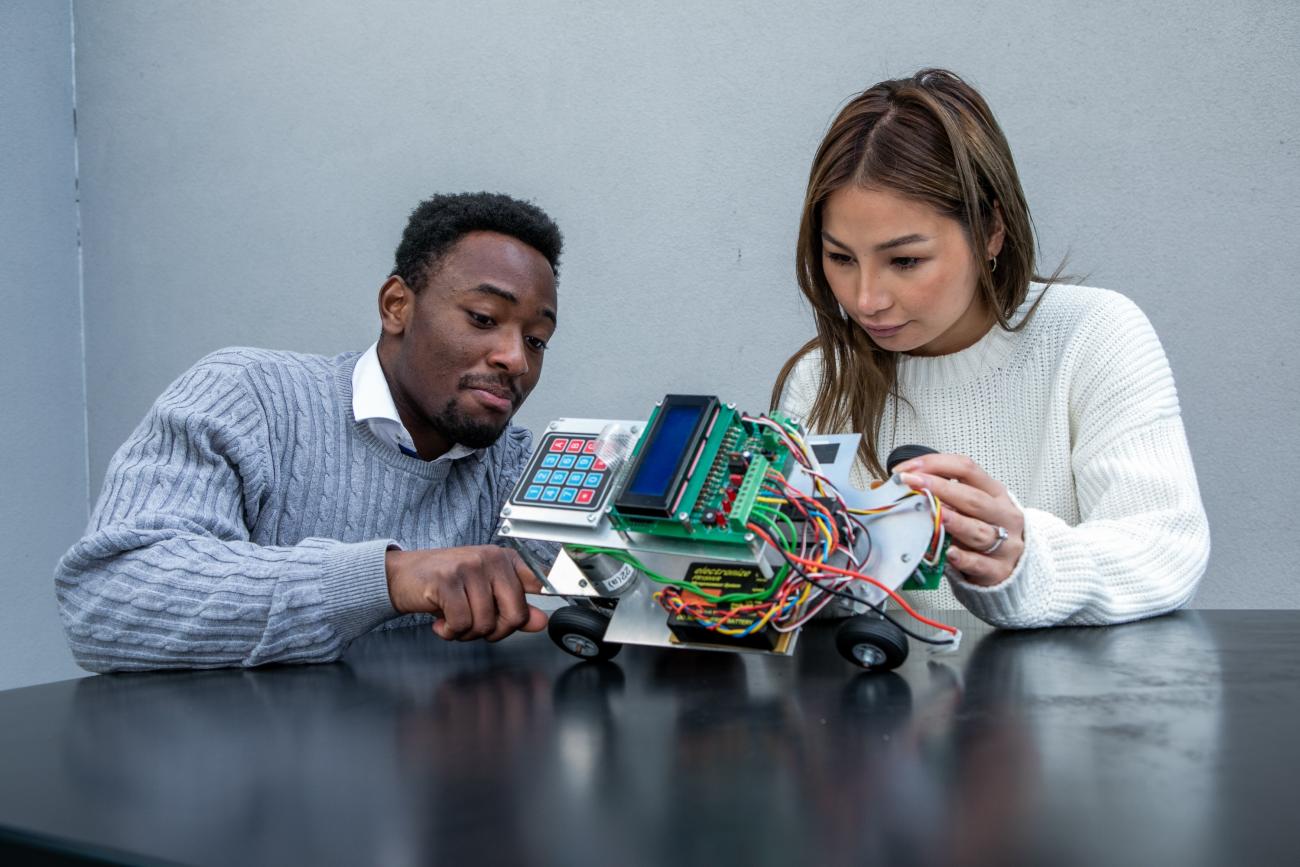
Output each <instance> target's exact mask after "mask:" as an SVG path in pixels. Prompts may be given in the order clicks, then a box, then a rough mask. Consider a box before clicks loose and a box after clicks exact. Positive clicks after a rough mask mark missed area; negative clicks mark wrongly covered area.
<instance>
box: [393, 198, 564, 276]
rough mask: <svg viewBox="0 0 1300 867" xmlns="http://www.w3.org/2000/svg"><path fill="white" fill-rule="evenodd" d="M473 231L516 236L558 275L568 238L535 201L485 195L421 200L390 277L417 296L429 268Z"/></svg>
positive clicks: (404, 233) (399, 247) (403, 239)
mask: <svg viewBox="0 0 1300 867" xmlns="http://www.w3.org/2000/svg"><path fill="white" fill-rule="evenodd" d="M470 232H500V233H501V234H503V235H509V236H510V237H512V238H517V239H518V240H520V241H523V242H524V243H525V244H527V245H528V246H530V247H532V248H533V249H535V250H536V251H537V252H539V253H541V254H542V255H543V256H545V257H546V261H548V262H550V263H551V270H552V271H553V272H555V274H556V276H557V277H558V276H559V273H560V251H561V250H562V249H563V247H564V237H563V236H562V235H561V234H560V227H559V226H557V225H555V221H554V220H552V219H551V218H550V217H548V216H547V215H546V212H545V211H543V210H542V209H541V208H539V207H537V206H536V205H534V204H532V203H531V202H521V201H520V200H518V199H515V198H511V197H510V196H507V195H504V194H502V193H486V192H482V193H443V194H439V195H436V196H433V197H432V198H429V199H425V200H424V201H423V202H420V204H419V205H417V206H416V208H415V210H414V211H412V212H411V219H410V220H409V221H407V223H406V230H405V231H403V232H402V242H401V243H400V244H398V245H397V254H396V257H395V258H396V261H395V263H394V264H393V272H392V274H391V275H390V276H394V277H401V278H402V280H403V281H404V282H405V283H406V285H407V286H410V287H411V288H412V289H413V290H414V291H416V292H419V291H420V290H422V289H423V288H424V284H425V280H426V278H427V277H428V275H429V273H430V270H431V268H432V267H433V266H436V265H437V263H438V260H439V259H441V258H442V257H443V255H445V254H446V252H447V251H448V250H450V249H451V248H452V246H453V245H454V244H455V243H456V242H457V241H459V240H460V239H461V238H462V237H463V236H465V235H467V234H469V233H470Z"/></svg>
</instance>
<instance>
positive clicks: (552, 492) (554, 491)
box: [542, 485, 560, 503]
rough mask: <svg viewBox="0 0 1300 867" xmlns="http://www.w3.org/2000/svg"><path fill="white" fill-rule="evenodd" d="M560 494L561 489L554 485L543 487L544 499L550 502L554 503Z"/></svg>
mask: <svg viewBox="0 0 1300 867" xmlns="http://www.w3.org/2000/svg"><path fill="white" fill-rule="evenodd" d="M558 496H560V489H559V488H557V487H555V486H554V485H548V486H547V487H545V488H543V489H542V499H543V500H545V501H546V502H548V503H554V502H555V498H556V497H558Z"/></svg>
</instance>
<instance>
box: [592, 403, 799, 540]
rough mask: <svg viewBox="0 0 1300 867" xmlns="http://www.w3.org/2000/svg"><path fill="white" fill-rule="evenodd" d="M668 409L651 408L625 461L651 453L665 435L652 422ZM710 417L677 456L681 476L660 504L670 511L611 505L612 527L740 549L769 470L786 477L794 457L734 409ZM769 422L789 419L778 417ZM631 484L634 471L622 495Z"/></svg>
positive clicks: (719, 409) (771, 434)
mask: <svg viewBox="0 0 1300 867" xmlns="http://www.w3.org/2000/svg"><path fill="white" fill-rule="evenodd" d="M670 399H671V396H670ZM668 406H669V404H667V403H665V404H661V405H660V406H658V407H656V408H655V412H654V414H652V415H651V417H650V420H649V421H648V422H647V425H646V431H645V432H644V433H643V434H642V436H641V439H640V440H639V441H638V442H637V444H636V447H635V448H634V450H633V452H632V456H631V458H630V460H631V461H632V462H633V464H634V466H635V465H636V462H637V460H638V458H639V457H641V456H642V455H643V454H644V453H646V452H648V451H651V450H653V448H654V440H655V438H656V436H665V434H663V433H657V432H658V431H659V430H660V427H662V426H661V425H657V424H656V422H657V421H658V419H659V416H660V415H661V414H663V413H664V412H665V411H666V408H667V407H668ZM711 412H712V413H713V416H712V418H711V419H710V420H709V421H708V423H707V426H706V427H705V428H704V429H703V434H702V435H701V436H700V437H698V440H699V441H698V443H691V444H690V447H689V448H685V449H683V450H682V451H681V453H680V455H678V456H677V459H678V461H680V463H681V466H682V467H683V468H685V473H684V474H682V476H681V481H680V482H678V483H677V486H676V489H675V490H672V491H670V492H668V495H667V496H666V497H665V499H664V500H663V502H664V503H671V504H672V505H671V508H668V509H664V510H662V511H663V514H656V515H648V514H638V513H634V512H633V511H632V510H630V509H625V508H620V501H617V500H616V502H615V505H614V508H613V511H612V512H611V513H610V519H611V521H612V522H613V524H614V525H615V526H616V527H618V528H619V529H622V530H627V531H633V532H638V533H647V534H650V535H656V536H667V537H671V538H680V539H695V540H707V541H713V542H730V543H736V544H745V535H746V534H747V532H748V531H747V530H746V529H745V525H746V524H747V523H748V522H749V520H750V516H751V513H752V512H753V509H754V506H755V505H756V504H757V502H758V498H759V497H760V496H761V495H762V494H763V485H764V483H765V481H766V480H767V475H768V472H769V470H775V471H776V472H779V473H781V474H786V473H788V472H789V471H790V469H791V466H792V464H793V463H794V456H793V455H792V454H791V453H790V449H789V446H788V445H787V444H786V443H785V441H784V440H783V439H782V437H781V435H780V434H779V433H777V432H776V431H775V430H773V429H772V428H770V427H768V426H766V425H764V424H761V423H757V422H750V421H746V420H744V418H743V417H742V415H741V413H739V412H737V411H736V410H735V408H734V407H732V406H726V405H722V404H718V405H717V406H716V407H715V408H713V409H712V410H711ZM773 418H775V419H777V420H779V421H788V420H789V419H788V418H787V417H785V416H782V415H780V414H774V415H773ZM634 480H635V471H634V473H633V477H632V478H630V479H629V484H628V485H627V486H626V487H625V490H627V489H629V488H631V483H632V482H634Z"/></svg>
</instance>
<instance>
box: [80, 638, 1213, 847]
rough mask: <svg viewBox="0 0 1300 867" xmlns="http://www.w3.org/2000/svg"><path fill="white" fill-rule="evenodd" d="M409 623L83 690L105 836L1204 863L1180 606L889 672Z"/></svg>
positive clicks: (1197, 688)
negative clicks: (1172, 612) (246, 662)
mask: <svg viewBox="0 0 1300 867" xmlns="http://www.w3.org/2000/svg"><path fill="white" fill-rule="evenodd" d="M424 633H425V630H420V629H416V630H395V631H394V632H393V633H389V634H382V635H377V636H372V637H370V638H368V639H366V640H364V641H362V642H359V643H358V644H357V645H356V646H355V648H354V650H353V652H352V653H350V654H349V656H348V658H347V659H346V660H345V661H344V662H343V663H339V664H335V665H329V666H315V667H310V668H276V669H267V670H261V671H251V672H238V671H235V672H231V671H227V672H201V673H190V674H174V675H149V676H124V677H98V678H90V679H86V680H83V681H81V682H80V683H78V684H77V686H76V693H75V700H74V702H73V705H72V711H71V714H70V717H69V719H68V720H67V721H66V725H65V726H64V728H63V735H62V738H61V740H62V744H63V752H64V763H65V766H66V770H67V773H68V775H69V779H70V780H71V781H72V784H73V785H72V788H71V791H70V796H71V797H74V798H76V799H79V801H80V802H81V804H82V805H83V806H85V807H91V806H92V805H93V814H94V817H95V818H94V820H93V825H94V829H95V830H96V832H97V833H100V834H103V835H105V836H106V837H107V838H109V839H112V840H115V841H117V842H119V843H122V842H125V841H140V840H150V841H153V842H152V843H151V844H150V845H152V846H153V847H154V848H153V849H151V850H150V851H151V852H153V853H154V854H158V855H161V856H164V857H165V856H166V855H167V854H168V853H169V852H173V853H174V852H175V851H188V850H189V849H191V848H193V847H194V846H195V845H198V846H207V847H210V849H208V850H207V851H213V852H222V853H223V855H222V857H221V858H220V859H219V860H224V861H229V860H231V859H232V858H236V857H244V858H249V859H255V860H259V861H266V860H285V861H290V860H292V861H302V860H305V859H307V858H310V859H312V860H315V861H319V862H322V863H360V862H382V863H393V864H403V863H424V862H426V861H428V860H429V859H430V858H432V857H435V856H437V857H440V858H444V857H445V858H447V859H448V860H450V859H451V858H453V857H454V858H459V859H469V860H471V861H473V863H512V864H531V863H542V864H545V863H565V864H571V865H585V864H593V865H594V864H611V863H618V864H627V865H639V864H661V863H664V862H665V861H673V862H676V863H704V862H706V861H707V862H711V863H718V862H723V863H734V862H741V861H746V862H750V863H758V864H767V863H778V862H779V863H791V862H794V863H803V862H806V861H807V860H809V859H810V858H813V857H817V858H822V859H831V860H834V861H838V862H853V863H863V862H884V861H886V860H888V861H889V862H890V863H891V864H900V863H901V864H948V865H979V864H995V863H996V864H1015V863H1031V862H1032V863H1041V862H1042V861H1044V860H1045V859H1050V860H1051V861H1052V863H1055V864H1065V865H1069V864H1076V863H1077V864H1090V863H1096V862H1098V861H1107V860H1113V859H1112V858H1111V857H1110V856H1112V855H1114V853H1115V852H1117V851H1118V852H1125V853H1129V854H1133V855H1134V856H1135V862H1136V860H1141V859H1155V861H1156V862H1159V863H1172V860H1174V859H1176V860H1178V861H1179V862H1180V863H1184V864H1198V863H1210V860H1207V859H1212V855H1213V851H1214V847H1213V845H1212V839H1211V835H1212V833H1213V825H1212V822H1211V821H1209V819H1210V816H1211V815H1212V814H1213V812H1214V810H1215V808H1216V804H1215V800H1214V798H1215V795H1214V792H1215V787H1214V782H1215V773H1216V769H1215V766H1214V762H1213V755H1214V750H1215V747H1216V744H1217V741H1218V738H1219V736H1220V732H1219V726H1220V722H1219V721H1220V705H1221V693H1222V686H1221V676H1220V671H1219V664H1218V654H1217V651H1216V649H1215V646H1214V642H1213V640H1212V635H1211V633H1210V631H1209V630H1207V629H1205V627H1204V625H1203V623H1202V622H1201V620H1200V618H1199V617H1198V616H1196V615H1195V614H1184V615H1179V616H1175V617H1169V618H1164V619H1162V620H1158V621H1153V622H1149V623H1145V624H1140V625H1133V626H1123V627H1114V628H1108V629H1069V630H1052V631H1043V632H1033V633H1002V632H989V631H987V630H971V631H970V634H968V637H967V646H966V647H964V648H963V649H962V650H961V651H960V652H959V653H956V654H952V655H948V656H933V657H931V656H929V655H928V654H926V653H925V652H924V651H923V650H915V649H914V651H913V653H914V655H913V658H912V659H911V660H909V662H908V663H907V664H906V665H905V666H904V667H903V668H902V669H901V670H900V671H899V673H896V674H886V675H869V674H865V673H861V672H858V671H856V670H855V669H853V668H852V667H850V666H848V665H847V664H845V663H844V662H843V661H842V660H840V658H839V657H838V655H837V654H836V653H835V650H834V648H833V635H832V633H831V631H830V630H828V629H825V628H818V629H810V630H806V631H805V634H804V636H803V637H802V639H801V641H802V643H803V646H802V647H801V648H800V650H799V652H798V653H797V654H796V655H795V657H794V658H792V659H779V658H768V657H760V656H750V655H735V654H724V653H687V652H679V651H670V650H655V649H641V648H630V649H628V650H626V651H625V652H624V653H623V654H622V655H621V656H619V657H618V658H617V659H616V660H614V661H613V662H608V663H602V664H599V665H593V664H589V663H580V662H573V663H570V658H569V657H567V656H565V655H563V654H561V653H560V652H559V651H557V650H555V649H554V648H553V647H551V646H550V645H549V643H547V642H546V641H545V639H544V638H541V637H530V638H525V639H520V640H514V639H512V640H510V641H507V642H504V643H502V644H500V645H495V646H489V645H466V646H461V645H448V644H444V643H442V642H439V641H438V640H437V639H435V638H433V637H431V636H428V635H425V634H424ZM1135 765H1136V766H1137V767H1136V768H1135ZM1135 771H1136V772H1135ZM160 815H165V816H166V817H167V821H166V823H165V825H164V826H162V827H160V825H159V823H158V816H160ZM286 828H291V829H292V831H293V833H291V834H286V833H284V832H285V829H286ZM181 846H184V847H186V848H185V849H181V848H179V847H181ZM1153 863H1154V862H1153Z"/></svg>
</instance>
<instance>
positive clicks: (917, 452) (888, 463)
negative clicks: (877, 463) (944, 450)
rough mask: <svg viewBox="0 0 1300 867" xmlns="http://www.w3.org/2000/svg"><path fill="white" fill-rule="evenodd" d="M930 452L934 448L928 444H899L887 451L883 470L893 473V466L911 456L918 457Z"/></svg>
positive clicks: (932, 451) (907, 459)
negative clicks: (887, 454)
mask: <svg viewBox="0 0 1300 867" xmlns="http://www.w3.org/2000/svg"><path fill="white" fill-rule="evenodd" d="M932 454H935V450H934V449H932V448H930V447H929V446H914V445H907V446H899V447H898V448H896V449H894V450H893V451H892V452H890V453H889V457H887V458H885V472H887V473H889V474H890V475H893V473H894V467H896V466H898V465H899V464H901V463H902V462H903V461H910V460H911V459H912V458H919V457H920V456H921V455H932Z"/></svg>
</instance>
